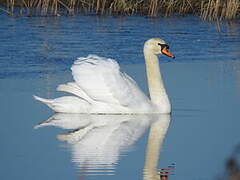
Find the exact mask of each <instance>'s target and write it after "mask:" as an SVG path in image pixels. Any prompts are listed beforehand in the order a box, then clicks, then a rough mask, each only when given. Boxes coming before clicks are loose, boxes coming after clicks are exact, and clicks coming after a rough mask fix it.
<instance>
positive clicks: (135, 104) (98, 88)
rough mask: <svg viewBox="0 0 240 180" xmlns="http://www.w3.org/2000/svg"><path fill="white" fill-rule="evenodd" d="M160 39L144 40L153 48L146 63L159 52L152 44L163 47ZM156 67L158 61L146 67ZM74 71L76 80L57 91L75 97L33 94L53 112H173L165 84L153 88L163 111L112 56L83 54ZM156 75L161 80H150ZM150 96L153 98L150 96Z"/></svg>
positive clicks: (60, 86) (59, 87) (146, 56)
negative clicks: (45, 97) (157, 91)
mask: <svg viewBox="0 0 240 180" xmlns="http://www.w3.org/2000/svg"><path fill="white" fill-rule="evenodd" d="M149 41H150V44H149ZM158 42H161V43H163V42H164V41H162V40H160V39H150V40H148V41H147V42H146V43H145V46H144V48H145V49H146V48H147V49H148V52H151V51H152V53H151V54H150V55H146V53H145V60H146V63H147V60H148V59H149V60H148V61H151V56H152V55H154V56H156V55H155V54H159V52H157V53H156V52H154V51H155V49H153V48H152V47H151V46H150V45H152V44H156V47H158V48H161V47H159V45H158ZM145 49H144V52H145ZM160 52H161V51H160ZM160 54H161V53H160ZM154 58H155V57H153V60H152V61H153V62H155V59H154ZM156 68H158V69H159V67H158V64H157V67H154V66H153V67H150V68H148V69H147V70H149V71H151V69H152V70H153V72H154V69H156ZM71 70H72V75H73V79H74V82H69V83H67V84H61V85H59V86H58V87H57V90H58V91H64V92H67V93H71V94H73V95H74V96H64V97H60V98H56V99H44V98H40V97H38V96H34V98H35V99H36V100H39V101H41V102H43V103H45V104H47V105H48V106H49V107H50V108H51V109H53V110H54V111H56V112H63V113H98V114H99V113H106V114H124V113H127V114H129V113H152V112H161V113H169V112H170V109H169V108H168V106H169V101H168V97H167V94H166V93H165V89H164V87H163V85H162V87H160V89H157V88H153V89H154V95H155V96H156V92H155V91H156V90H159V93H157V96H158V97H157V98H160V99H163V102H162V103H161V106H162V110H161V107H160V110H159V109H158V108H159V107H158V105H159V104H157V103H154V102H153V101H152V102H151V101H150V99H149V98H148V97H147V96H146V95H145V94H144V93H143V92H142V91H141V90H140V88H139V87H138V85H137V83H136V82H135V81H134V80H133V79H132V78H131V77H129V76H128V75H127V74H125V73H123V72H121V71H120V67H119V65H118V63H117V62H116V61H115V60H113V59H109V58H103V57H99V56H96V55H89V56H87V57H81V58H78V59H77V60H76V61H75V62H74V64H73V65H72V67H71ZM159 72H160V71H159ZM153 74H154V73H153ZM158 76H161V75H160V74H159V75H158ZM154 78H156V80H155V81H160V80H161V79H160V80H159V78H158V77H149V75H148V79H151V80H152V79H154ZM158 83H159V82H158ZM158 83H157V84H158ZM160 83H162V82H160ZM149 85H151V84H149ZM150 95H151V91H150ZM151 98H154V97H152V96H151ZM164 103H165V104H164ZM164 106H166V107H167V108H166V107H164ZM166 109H167V110H166Z"/></svg>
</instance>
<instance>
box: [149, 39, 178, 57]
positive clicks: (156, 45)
mask: <svg viewBox="0 0 240 180" xmlns="http://www.w3.org/2000/svg"><path fill="white" fill-rule="evenodd" d="M144 51H147V52H151V53H153V54H156V55H158V54H164V55H166V56H168V57H171V58H173V59H174V58H175V56H174V55H173V54H172V53H171V52H170V51H169V46H168V45H167V44H166V43H165V41H164V40H162V39H159V38H152V39H149V40H147V41H146V42H145V44H144Z"/></svg>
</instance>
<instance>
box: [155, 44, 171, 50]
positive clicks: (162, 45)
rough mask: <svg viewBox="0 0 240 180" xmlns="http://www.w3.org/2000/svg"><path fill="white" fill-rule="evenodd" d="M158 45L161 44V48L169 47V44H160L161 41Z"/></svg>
mask: <svg viewBox="0 0 240 180" xmlns="http://www.w3.org/2000/svg"><path fill="white" fill-rule="evenodd" d="M158 45H159V46H161V49H164V48H166V49H169V46H168V45H167V44H161V43H158Z"/></svg>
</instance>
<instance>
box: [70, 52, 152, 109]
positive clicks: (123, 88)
mask: <svg viewBox="0 0 240 180" xmlns="http://www.w3.org/2000/svg"><path fill="white" fill-rule="evenodd" d="M71 70H72V75H73V79H74V80H75V82H76V84H77V85H78V86H79V87H80V88H81V89H82V90H83V91H84V92H86V93H87V95H88V96H89V97H90V98H91V99H93V100H95V101H101V102H105V103H111V104H117V105H121V106H125V107H129V108H137V107H142V106H144V108H146V106H150V104H151V103H150V101H149V99H148V98H147V97H146V96H145V95H144V93H143V92H142V91H141V90H140V88H139V87H138V86H137V84H136V82H135V81H134V80H133V79H132V78H130V77H129V76H128V75H127V74H125V73H122V72H121V71H120V67H119V65H118V63H117V62H116V61H115V60H113V59H107V58H103V57H99V56H96V55H89V56H87V57H86V58H78V60H76V61H75V62H74V64H73V66H72V68H71Z"/></svg>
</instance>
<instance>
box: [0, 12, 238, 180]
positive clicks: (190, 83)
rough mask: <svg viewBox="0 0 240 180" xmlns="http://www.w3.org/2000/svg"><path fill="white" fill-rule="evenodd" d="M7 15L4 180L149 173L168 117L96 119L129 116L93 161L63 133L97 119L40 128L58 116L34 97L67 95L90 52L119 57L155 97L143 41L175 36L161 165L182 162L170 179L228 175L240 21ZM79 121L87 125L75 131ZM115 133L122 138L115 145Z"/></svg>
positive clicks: (0, 26)
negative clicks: (152, 144) (151, 148)
mask: <svg viewBox="0 0 240 180" xmlns="http://www.w3.org/2000/svg"><path fill="white" fill-rule="evenodd" d="M0 20H1V23H0V40H1V43H0V69H1V70H0V99H1V101H0V113H1V127H0V142H1V148H0V157H1V161H0V179H4V180H12V179H24V180H28V179H59V180H60V179H115V180H117V179H144V178H145V179H147V176H146V173H144V172H145V171H144V167H145V165H146V162H147V160H146V159H148V158H147V153H146V152H147V151H146V149H147V147H148V145H147V144H148V143H149V140H148V137H149V136H150V135H149V133H150V132H151V130H149V129H153V127H154V126H153V124H152V123H153V122H155V121H157V120H158V119H160V120H159V121H158V122H164V121H163V120H162V121H161V118H155V120H152V119H154V118H152V117H130V118H128V117H117V118H116V117H100V118H99V117H94V118H92V119H93V121H91V122H95V121H94V119H100V120H99V122H106V120H107V119H109V118H110V119H111V118H112V119H113V120H115V119H117V120H115V121H116V123H117V122H118V121H119V122H122V121H121V119H124V118H127V119H124V120H123V121H124V122H125V123H120V125H119V126H118V127H119V129H117V131H116V132H118V133H120V135H119V134H116V136H115V135H114V133H113V134H112V136H109V137H110V138H109V139H108V142H114V143H115V144H111V146H110V145H108V146H106V147H105V148H102V149H100V146H96V144H97V143H98V141H97V142H94V141H89V142H91V143H90V145H95V146H96V147H95V148H99V149H100V150H102V151H101V152H102V153H100V154H99V156H97V157H98V158H100V159H101V158H102V159H101V160H99V161H96V162H97V166H93V163H94V162H95V160H96V159H97V158H96V156H95V155H96V154H94V151H93V153H92V154H90V155H87V154H86V153H85V154H84V152H85V151H84V148H82V146H80V147H79V148H78V146H74V145H73V144H72V143H71V142H68V141H66V140H65V141H61V140H59V139H58V138H57V137H59V136H58V135H59V134H63V133H67V132H69V133H70V134H71V132H78V131H77V130H79V127H81V126H84V127H85V126H87V127H88V125H87V122H88V121H87V120H88V117H87V118H83V117H79V118H76V119H75V121H73V120H72V119H74V118H73V117H67V118H61V120H63V121H58V122H59V123H61V122H62V126H61V128H59V126H57V125H55V126H51V127H42V128H38V129H34V127H35V126H36V125H37V124H39V123H41V122H43V121H45V120H47V119H48V118H49V117H51V116H52V115H53V114H54V113H53V112H52V111H51V110H49V109H48V108H47V107H46V106H44V105H42V104H40V103H39V102H36V101H34V100H33V98H32V95H33V94H37V95H40V96H43V97H51V98H52V97H58V96H60V95H62V93H59V92H56V91H55V88H56V86H57V85H58V84H61V83H64V82H68V81H71V80H72V77H71V71H70V67H71V64H72V63H73V61H74V60H75V59H76V58H77V57H79V56H87V55H88V54H97V55H99V56H105V57H110V58H113V59H116V60H117V61H118V62H119V64H120V66H121V68H122V70H123V71H126V72H127V73H128V74H129V75H130V76H132V77H133V78H134V79H135V80H136V81H137V83H138V84H139V85H140V87H141V88H142V89H143V91H144V92H145V93H146V94H147V93H148V92H147V87H146V77H145V71H144V61H143V53H142V47H143V43H144V41H145V40H147V39H148V38H151V37H160V38H162V39H164V40H165V41H166V42H168V44H169V46H170V50H171V51H172V52H173V53H174V54H175V55H176V57H177V58H176V59H175V60H170V59H168V58H167V57H160V59H161V70H162V73H163V77H164V82H165V85H166V89H167V92H168V94H169V97H170V99H171V102H172V106H173V112H172V115H171V117H170V119H171V121H170V120H169V121H170V125H169V128H167V127H166V128H165V130H167V133H166V136H165V138H164V136H163V138H164V142H163V144H162V146H161V149H160V150H159V152H160V154H158V158H160V160H159V163H158V164H157V167H156V168H157V169H159V168H160V169H161V168H167V167H168V166H169V165H171V164H174V166H175V168H174V171H173V170H171V171H172V175H171V176H170V179H178V180H183V179H184V180H188V179H189V180H195V179H196V180H201V179H203V180H208V179H209V180H212V179H216V178H218V177H221V178H222V177H223V176H224V175H226V170H225V169H226V168H225V164H226V161H227V160H228V159H229V158H230V157H231V156H232V153H233V152H234V150H235V148H236V147H237V145H238V144H239V143H240V133H239V127H240V121H239V116H240V111H239V107H240V49H239V47H240V23H239V22H228V23H227V22H222V23H220V24H217V23H213V22H204V21H201V20H199V19H198V18H196V17H192V16H189V17H169V18H157V19H151V18H144V17H121V18H114V17H109V16H106V17H96V16H76V17H57V18H55V17H19V18H11V17H8V16H6V15H4V14H1V15H0ZM78 119H79V120H78ZM101 119H102V120H101ZM139 119H142V121H140V120H139ZM144 119H145V120H144ZM69 120H70V122H69ZM83 120H84V121H83ZM66 121H67V122H66ZM78 122H81V123H85V122H86V124H84V125H83V124H82V125H81V126H78V127H75V126H77V125H78ZM97 122H98V121H97ZM71 123H72V125H73V126H71V128H69V127H68V126H69V125H71ZM108 126H109V124H108V123H107V124H106V125H104V126H103V127H102V128H100V129H98V128H97V129H96V133H99V134H100V135H103V134H104V133H109V131H107V130H111V128H110V127H108ZM113 126H115V125H113ZM111 127H112V126H111ZM162 127H164V126H163V125H161V124H160V125H159V127H158V126H157V128H159V130H160V129H161V128H162ZM104 128H105V129H104ZM73 130H75V131H73ZM150 134H151V133H150ZM95 136H96V137H98V138H99V137H100V136H98V135H95ZM95 136H94V135H93V137H95ZM89 137H90V135H89ZM111 137H115V138H113V139H112V141H111ZM116 137H119V139H118V138H116ZM120 137H122V139H121V138H120ZM150 137H151V136H150ZM153 137H154V136H153ZM157 137H160V136H158V135H156V139H157ZM93 139H94V138H93ZM123 139H124V140H123ZM99 141H100V142H102V141H101V139H100V140H99ZM81 142H82V141H81ZM83 142H84V141H83ZM83 142H82V143H83ZM86 142H88V141H87V140H86V139H85V143H86ZM74 147H75V149H77V150H75V151H74V150H73V149H74ZM84 147H87V146H84ZM90 147H94V146H90ZM111 148H113V149H111ZM114 148H115V149H114ZM86 149H87V148H86ZM103 150H104V151H103ZM105 150H106V151H105ZM114 150H115V151H114ZM86 152H91V151H90V150H89V151H86ZM96 152H98V151H96ZM104 152H105V153H104ZM113 152H114V153H113ZM106 153H108V156H107V155H106ZM79 154H80V155H81V156H80V155H79ZM238 156H239V154H238ZM110 157H112V159H111V158H110ZM108 158H109V159H108ZM155 158H156V157H155ZM85 159H87V161H85V162H84V163H83V160H85ZM107 159H108V160H109V161H107ZM110 160H111V161H110ZM91 163H92V164H91ZM95 165H96V164H95ZM86 167H88V168H86ZM86 169H90V170H91V171H90V170H89V171H87V172H86ZM93 174H94V175H93ZM100 174H101V175H100Z"/></svg>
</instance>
